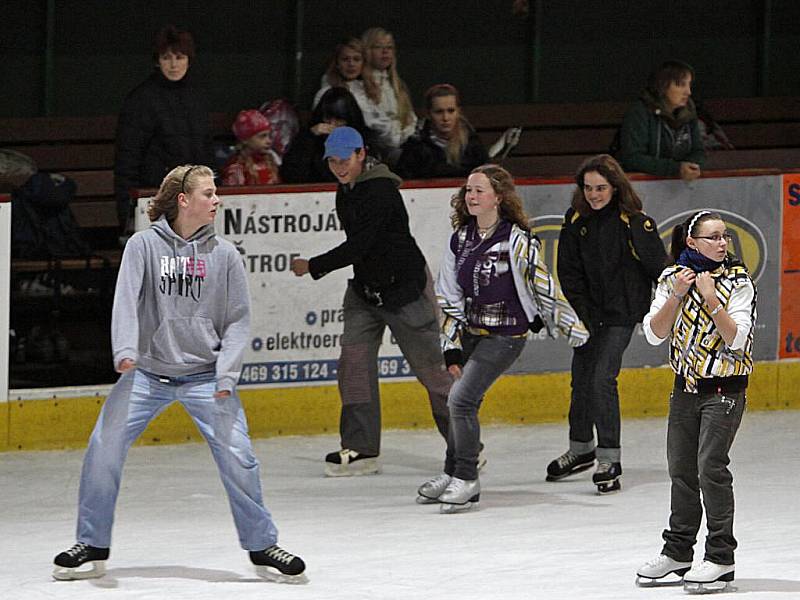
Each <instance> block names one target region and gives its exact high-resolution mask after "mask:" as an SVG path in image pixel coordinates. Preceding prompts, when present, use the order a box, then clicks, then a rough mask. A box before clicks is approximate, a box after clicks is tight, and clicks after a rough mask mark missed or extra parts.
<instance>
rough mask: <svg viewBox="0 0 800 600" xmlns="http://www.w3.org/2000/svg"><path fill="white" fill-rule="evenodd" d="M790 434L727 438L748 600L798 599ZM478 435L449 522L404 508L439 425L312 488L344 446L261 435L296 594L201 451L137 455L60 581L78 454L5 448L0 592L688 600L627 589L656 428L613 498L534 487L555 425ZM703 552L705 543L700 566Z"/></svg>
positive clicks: (663, 506) (757, 422) (657, 452)
mask: <svg viewBox="0 0 800 600" xmlns="http://www.w3.org/2000/svg"><path fill="white" fill-rule="evenodd" d="M798 431H800V412H798V411H787V412H771V413H766V412H762V413H749V414H746V415H745V419H744V422H743V425H742V428H741V429H740V431H739V435H738V437H737V440H736V442H735V444H734V449H733V452H732V470H733V473H734V486H735V490H736V526H735V533H736V536H737V538H738V540H739V549H738V550H737V553H736V563H737V568H736V581H735V585H736V586H737V587H738V593H737V595H743V597H745V598H747V599H748V600H751V599H752V600H756V599H760V598H765V599H767V598H768V599H770V600H781V599H786V600H788V599H792V600H795V599H797V598H800V510H798V504H800V485H798V484H799V483H800V475H798V472H800V452H798ZM483 439H484V441H485V443H486V448H487V450H486V452H487V456H488V459H489V463H488V465H487V467H486V470H485V471H484V472H483V473H482V475H481V483H482V487H483V492H482V495H481V507H480V510H478V511H476V512H471V513H464V514H456V515H440V514H439V513H438V510H437V507H436V506H435V505H434V506H420V505H417V504H415V503H414V498H415V495H416V494H415V490H416V488H417V486H418V485H419V484H420V483H422V482H423V481H424V480H425V479H426V478H428V477H429V476H431V475H434V474H435V473H436V472H437V471H438V470H439V469H440V464H441V463H440V454H441V453H442V451H443V443H442V441H441V440H440V439H439V438H438V436H437V434H435V433H434V431H433V430H430V431H390V432H385V434H384V439H383V451H382V454H383V456H382V459H383V465H384V472H383V474H381V475H377V476H367V477H359V478H349V479H325V478H323V477H322V463H321V459H322V457H323V455H324V454H325V453H326V452H329V451H331V450H334V449H336V448H337V446H338V439H337V438H334V437H332V436H318V437H284V438H273V439H267V440H258V441H256V443H255V447H256V453H257V455H258V456H259V458H260V459H261V462H262V479H263V483H264V493H265V497H266V501H267V504H268V506H269V507H270V509H271V510H272V512H273V516H274V517H275V519H276V522H277V524H278V527H279V529H280V533H281V535H280V544H281V545H282V546H284V547H285V548H286V549H288V550H290V551H292V552H295V553H297V554H299V555H301V556H302V557H303V558H304V559H305V560H306V562H307V564H308V570H307V573H308V578H309V583H308V584H306V585H302V586H290V585H286V584H276V583H270V582H266V581H263V580H261V579H259V578H257V577H256V576H255V574H254V571H253V568H252V566H251V565H250V564H249V562H248V560H247V555H246V553H245V552H243V551H242V550H241V549H240V548H239V547H238V543H237V540H236V534H235V531H234V528H233V522H232V519H231V517H230V513H229V509H228V505H227V501H226V499H225V496H224V492H223V490H222V486H221V484H220V483H219V480H218V478H217V474H216V470H215V467H214V465H213V463H212V461H211V458H210V455H209V452H208V449H207V448H206V447H205V446H203V445H196V444H192V445H180V446H164V447H137V448H134V449H133V450H132V451H131V453H130V456H129V459H128V462H127V466H126V469H125V473H124V478H123V488H122V491H121V494H120V498H119V503H118V506H117V520H116V524H115V530H114V541H113V544H112V551H111V558H110V559H109V561H108V563H107V568H108V574H107V575H106V576H105V577H104V578H102V579H96V580H85V581H74V582H56V581H53V580H52V579H51V575H50V573H51V568H52V558H53V556H54V555H55V554H56V553H57V552H59V551H62V550H64V549H66V548H67V547H69V546H71V545H72V543H73V542H74V527H75V525H74V522H75V512H76V496H77V487H78V477H79V472H80V465H81V458H82V454H83V453H82V452H81V451H65V452H26V453H5V454H0V542H2V543H0V599H2V600H38V599H43V598H48V599H52V598H57V599H64V600H78V599H80V600H91V599H93V598H104V599H107V598H108V599H128V598H136V599H141V598H146V599H169V600H180V599H183V598H187V599H191V600H204V599H214V600H218V599H227V598H234V599H236V600H247V599H250V598H259V599H263V598H268V599H270V600H273V599H274V600H281V599H285V598H291V599H293V600H304V599H314V600H339V599H341V600H359V599H369V600H384V599H386V600H394V599H397V600H404V599H412V598H413V599H416V598H430V599H435V600H451V599H453V600H456V599H457V600H471V599H494V598H497V599H503V600H513V599H518V598H519V599H534V600H538V599H559V598H565V599H567V598H569V599H572V598H592V599H595V598H596V599H606V598H607V599H614V600H626V599H636V600H649V599H651V598H655V599H661V598H678V597H684V596H685V594H684V592H683V590H682V589H681V588H659V589H642V588H637V587H635V585H634V578H635V571H636V568H637V567H638V566H639V565H640V564H641V563H643V562H644V561H645V560H647V559H649V558H652V557H653V556H655V555H656V554H657V553H658V552H659V550H660V548H661V538H660V534H661V531H662V529H663V527H664V525H665V524H666V520H667V514H668V508H669V482H668V478H667V473H666V461H665V450H664V443H665V420H664V419H663V418H659V419H647V420H627V421H625V422H624V423H623V467H624V475H623V478H622V484H623V490H622V492H621V493H618V494H615V495H612V496H597V495H596V494H595V488H594V486H593V485H592V483H591V471H586V472H584V473H582V474H580V475H578V476H576V477H574V478H573V479H571V480H566V481H562V482H557V483H547V482H545V481H544V472H545V466H546V464H547V463H548V462H549V461H550V460H551V459H552V458H553V457H555V456H556V455H557V454H560V453H561V452H562V451H563V450H564V449H565V448H566V439H567V428H566V425H565V424H558V425H537V426H526V427H487V428H485V429H484V433H483ZM702 535H704V534H703V533H702V532H701V536H702ZM702 548H703V545H702V537H701V541H700V543H699V544H698V546H697V547H696V557H695V558H696V559H697V560H699V559H700V558H702ZM728 597H729V596H728Z"/></svg>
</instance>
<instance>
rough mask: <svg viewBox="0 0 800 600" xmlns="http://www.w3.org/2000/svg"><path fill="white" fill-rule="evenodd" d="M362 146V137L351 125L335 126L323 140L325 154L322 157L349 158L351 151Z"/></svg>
mask: <svg viewBox="0 0 800 600" xmlns="http://www.w3.org/2000/svg"><path fill="white" fill-rule="evenodd" d="M363 147H364V138H362V137H361V134H360V133H358V131H356V130H355V129H353V128H352V127H337V128H336V129H334V130H333V131H332V132H331V134H330V135H329V136H328V139H326V140H325V155H324V156H323V157H322V158H329V157H331V156H335V157H336V158H339V159H345V158H350V155H351V154H353V152H355V151H356V150H358V149H359V148H363Z"/></svg>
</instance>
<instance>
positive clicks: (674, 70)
mask: <svg viewBox="0 0 800 600" xmlns="http://www.w3.org/2000/svg"><path fill="white" fill-rule="evenodd" d="M687 75H690V76H691V78H692V80H694V69H693V68H692V66H691V65H689V64H687V63H685V62H682V61H680V60H668V61H666V62H663V63H661V64H660V65H659V66H658V68H657V69H656V70H655V71H653V72H652V73H650V77H649V78H648V79H647V89H649V90H650V92H651V93H652V94H653V95H654V96H655V97H656V98H663V97H664V94H666V93H667V88H668V87H669V84H671V83H680V82H681V81H682V80H683V78H684V77H686V76H687Z"/></svg>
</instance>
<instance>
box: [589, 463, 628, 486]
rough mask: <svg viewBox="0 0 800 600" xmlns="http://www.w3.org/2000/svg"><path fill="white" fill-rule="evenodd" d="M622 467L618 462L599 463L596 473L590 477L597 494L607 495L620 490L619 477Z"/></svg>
mask: <svg viewBox="0 0 800 600" xmlns="http://www.w3.org/2000/svg"><path fill="white" fill-rule="evenodd" d="M620 475H622V465H621V464H620V463H618V462H608V461H599V462H598V463H597V471H595V473H594V475H592V482H593V483H594V484H595V485H596V486H597V492H598V493H599V494H608V493H611V492H616V491H619V490H620V489H622V485H621V484H620V482H619V477H620Z"/></svg>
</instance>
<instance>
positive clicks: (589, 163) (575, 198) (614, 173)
mask: <svg viewBox="0 0 800 600" xmlns="http://www.w3.org/2000/svg"><path fill="white" fill-rule="evenodd" d="M591 172H596V173H599V174H600V175H602V176H603V177H604V178H605V180H606V181H608V183H609V184H610V185H611V187H612V188H613V189H614V192H613V194H614V195H613V196H612V198H616V199H617V201H618V202H619V207H620V209H621V210H622V211H623V212H624V213H625V214H627V215H636V214H639V213H640V212H642V201H641V200H640V199H639V196H638V195H637V194H636V192H635V191H634V189H633V186H631V182H630V180H629V179H628V176H627V175H625V171H623V170H622V167H621V166H620V165H619V163H618V162H617V161H616V160H614V157H613V156H610V155H608V154H598V155H597V156H592V157H590V158H587V159H586V160H585V161H584V162H583V164H581V166H580V167H579V168H578V172H577V173H576V174H575V183H576V184H577V186H576V188H575V191H574V192H573V193H572V208H574V209H575V211H576V212H577V213H578V214H579V215H581V216H582V217H586V216H588V215H590V214H592V212H594V211H593V209H592V207H591V206H589V203H588V202H587V201H586V195H585V194H584V193H583V176H584V175H586V173H591Z"/></svg>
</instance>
